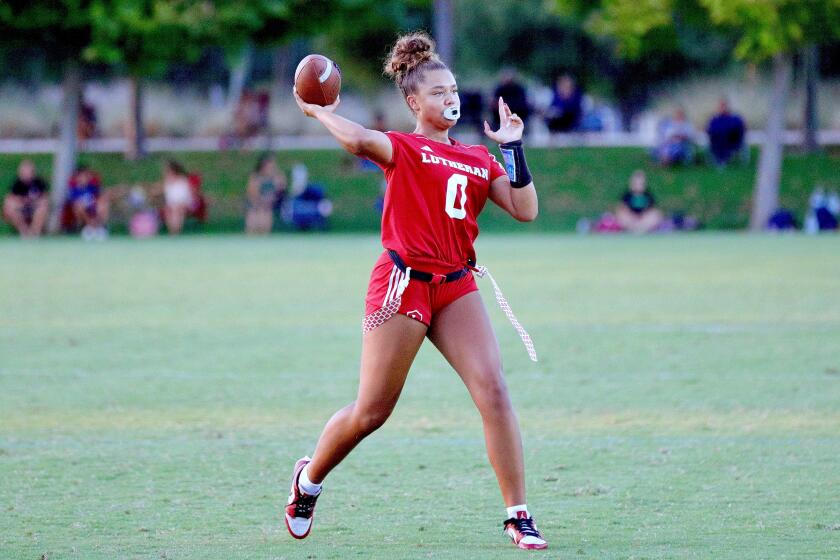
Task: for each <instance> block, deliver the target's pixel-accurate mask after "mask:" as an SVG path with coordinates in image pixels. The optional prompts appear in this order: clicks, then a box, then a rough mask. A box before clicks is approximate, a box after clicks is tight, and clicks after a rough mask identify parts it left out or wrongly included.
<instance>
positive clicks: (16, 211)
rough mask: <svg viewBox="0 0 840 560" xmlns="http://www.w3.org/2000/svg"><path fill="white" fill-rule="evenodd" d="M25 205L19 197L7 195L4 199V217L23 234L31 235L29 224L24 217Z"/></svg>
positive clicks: (24, 235)
mask: <svg viewBox="0 0 840 560" xmlns="http://www.w3.org/2000/svg"><path fill="white" fill-rule="evenodd" d="M23 206H24V203H23V202H22V201H21V200H20V199H19V198H18V197H13V196H7V197H6V200H4V201H3V217H4V218H5V219H6V221H7V222H9V223H10V224H11V225H12V227H14V228H15V229H16V230H17V231H18V233H19V234H20V235H21V236H23V237H26V236H28V235H29V224H27V223H26V220H25V219H24V218H23Z"/></svg>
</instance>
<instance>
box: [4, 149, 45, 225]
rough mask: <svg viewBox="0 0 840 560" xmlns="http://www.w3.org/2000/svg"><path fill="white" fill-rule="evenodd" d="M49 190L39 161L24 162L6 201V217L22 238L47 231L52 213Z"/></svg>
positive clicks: (21, 163)
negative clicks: (36, 165)
mask: <svg viewBox="0 0 840 560" xmlns="http://www.w3.org/2000/svg"><path fill="white" fill-rule="evenodd" d="M47 190H48V188H47V184H46V183H45V182H44V180H43V179H41V178H40V177H38V176H37V174H36V170H35V164H34V163H32V161H31V160H28V159H25V160H23V161H22V162H20V165H19V166H18V172H17V178H16V179H15V181H14V183H12V187H11V189H10V190H9V194H7V195H6V198H5V199H4V200H3V218H4V219H5V220H6V221H7V222H9V223H10V224H11V225H12V227H14V228H15V230H17V232H18V233H19V234H20V236H21V237H39V236H40V235H41V234H42V233H43V232H44V225H45V224H46V223H47V216H48V214H49V199H48V198H47Z"/></svg>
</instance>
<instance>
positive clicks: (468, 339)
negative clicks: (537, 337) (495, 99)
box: [285, 33, 548, 549]
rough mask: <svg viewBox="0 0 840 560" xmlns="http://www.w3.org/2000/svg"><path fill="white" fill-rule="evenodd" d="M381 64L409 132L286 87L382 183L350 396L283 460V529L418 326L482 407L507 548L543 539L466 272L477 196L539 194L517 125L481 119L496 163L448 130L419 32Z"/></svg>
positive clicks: (522, 200)
mask: <svg viewBox="0 0 840 560" xmlns="http://www.w3.org/2000/svg"><path fill="white" fill-rule="evenodd" d="M385 72H386V74H388V75H389V76H391V77H392V78H393V79H394V81H395V82H396V84H397V86H398V87H399V89H400V91H401V92H402V94H403V95H404V97H405V101H406V103H407V104H408V107H409V108H410V109H411V111H412V113H414V116H415V117H416V119H417V125H416V127H415V129H414V132H412V133H410V134H406V133H402V132H386V133H383V132H379V131H375V130H368V129H366V128H364V127H362V126H360V125H358V124H356V123H355V122H352V121H350V120H348V119H345V118H343V117H340V116H338V115H337V114H336V113H335V109H336V107H337V106H338V103H339V100H338V99H336V101H335V103H333V104H332V105H329V106H326V107H321V106H318V105H310V104H307V103H305V102H304V101H303V100H302V99H301V98H300V96H298V95H297V91H295V92H294V95H295V98H296V100H297V103H298V105H299V106H300V108H301V110H302V111H303V113H304V114H305V115H307V116H309V117H313V118H316V119H318V120H319V121H320V122H321V123H322V124H323V125H324V126H325V127H326V128H327V130H328V131H329V132H330V133H331V134H332V135H333V136H334V137H335V138H336V139H337V140H338V142H339V143H340V144H341V145H342V146H343V147H344V149H346V150H347V151H348V152H350V153H352V154H354V155H357V156H361V157H365V158H367V159H369V160H371V161H373V162H374V163H376V164H377V165H378V166H379V167H381V168H382V169H383V171H384V172H385V177H386V179H387V183H388V186H387V189H386V192H385V205H384V211H383V216H382V245H383V247H384V248H385V251H384V252H383V253H382V255H381V256H380V257H379V260H378V261H377V262H376V264H375V265H374V268H373V272H372V273H371V277H370V284H369V287H368V292H367V297H366V299H365V303H366V316H365V321H364V327H363V330H364V335H363V341H362V358H361V374H360V381H359V392H358V396H357V398H356V400H355V401H354V402H352V403H350V404H348V405H347V406H345V407H344V408H342V409H341V410H339V411H338V412H336V413H335V415H333V417H332V418H330V420H329V421H328V422H327V425H326V426H325V427H324V430H323V432H322V433H321V437H320V439H319V440H318V444H317V446H316V448H315V452H314V454H313V455H312V458H311V459H310V458H309V457H304V458H302V459H300V460H298V461H297V463H296V464H295V467H294V471H293V475H292V484H291V491H290V495H289V500H288V504H287V506H286V513H285V519H286V526H287V528H288V530H289V532H290V533H291V534H292V536H294V537H296V538H299V539H302V538H305V537H306V536H307V535H308V534H309V531H310V529H311V528H312V519H313V513H314V509H315V502H316V500H317V498H318V496H319V495H320V492H321V483H322V482H323V480H324V478H325V477H326V476H327V474H329V472H330V471H331V470H332V469H333V468H335V467H336V465H338V464H339V463H340V462H341V461H342V460H343V459H344V458H345V457H346V456H347V454H348V453H350V451H352V450H353V448H354V447H356V445H358V444H359V442H360V441H361V440H362V439H363V438H365V437H366V436H368V435H370V434H371V433H372V432H374V431H375V430H376V429H377V428H379V427H380V426H382V424H383V423H384V422H385V420H386V419H387V418H388V416H389V415H390V414H391V411H392V410H393V408H394V405H395V404H396V403H397V399H398V398H399V396H400V392H401V391H402V388H403V384H404V383H405V380H406V376H407V375H408V370H409V367H410V366H411V363H412V361H413V360H414V357H415V355H416V354H417V351H418V349H419V348H420V345H421V344H422V342H423V340H424V338H426V337H428V338H429V340H431V341H432V343H433V344H434V345H435V346H436V347H437V348H438V350H440V352H441V354H443V356H444V357H445V358H446V360H447V361H448V362H449V363H450V364H451V365H452V367H453V368H454V369H455V371H457V373H458V375H459V376H460V377H461V379H462V380H463V382H464V384H465V385H466V387H467V389H468V391H469V393H470V396H471V397H472V399H473V401H474V402H475V405H476V406H477V407H478V410H479V412H480V414H481V418H482V422H483V424H484V434H485V440H486V445H487V453H488V455H489V458H490V462H491V464H492V465H493V469H494V470H495V473H496V478H497V479H498V483H499V487H500V488H501V493H502V497H503V499H504V502H505V506H506V507H507V515H506V520H505V521H504V531H505V532H506V533H507V534H508V535H509V536H510V537H511V538H512V539H513V542H514V543H515V544H516V545H517V546H518V547H519V548H527V549H538V548H546V547H547V546H548V545H547V543H546V541H545V539H543V537H542V535H541V534H540V532H539V531H538V530H537V528H536V526H535V524H534V520H533V518H532V517H531V515H530V513H529V512H528V508H527V506H526V505H525V469H524V465H523V458H522V440H521V437H520V434H519V425H518V421H517V418H516V415H515V413H514V411H513V408H512V406H511V402H510V398H509V396H508V390H507V387H506V385H505V380H504V377H503V373H502V365H501V358H500V355H499V354H500V353H499V347H498V342H497V341H496V337H495V335H494V333H493V329H492V327H491V326H490V320H489V318H488V316H487V313H486V311H485V309H484V305H483V303H482V300H481V297H480V295H479V294H478V292H477V290H478V288H477V286H476V282H475V279H474V277H473V274H472V271H474V270H477V269H475V268H474V267H475V251H474V249H473V241H474V240H475V238H476V236H477V235H478V226H477V224H476V220H477V218H478V214H479V213H480V212H481V210H482V208H483V207H484V205H485V203H486V201H487V199H488V198H489V199H490V200H492V201H493V202H494V203H495V204H497V205H499V206H500V207H501V208H503V209H504V210H505V211H507V212H508V213H509V214H510V215H511V216H513V217H514V218H515V219H517V220H519V221H523V222H527V221H531V220H534V219H535V218H536V217H537V193H536V190H535V189H534V184H533V182H532V180H531V176H530V173H529V171H528V168H527V165H526V162H525V157H524V152H523V148H522V141H521V138H522V132H523V129H524V124H523V122H522V119H521V118H519V117H518V116H517V115H516V114H512V113H511V111H510V109H509V108H508V107H507V105H506V104H505V103H504V101H503V100H502V99H499V117H500V122H501V124H500V127H499V130H496V131H493V130H491V129H490V126H489V125H488V124H487V123H486V122H485V123H484V132H485V134H486V135H487V136H488V137H489V138H490V139H491V140H493V141H494V142H497V143H499V144H500V145H501V146H500V148H501V150H502V153H503V155H504V156H505V163H506V166H507V172H506V168H505V167H503V166H502V165H500V164H499V163H498V162H497V161H496V159H495V158H494V157H493V156H492V155H490V153H489V151H488V150H487V148H486V147H484V146H482V145H476V146H470V145H465V144H462V143H460V142H457V141H456V140H454V139H452V138H450V137H449V129H450V128H451V127H452V126H453V125H455V123H456V121H457V119H458V116H459V100H458V86H457V85H456V83H455V78H454V76H453V75H452V73H451V72H450V71H449V69H448V68H447V67H446V65H445V64H444V63H443V62H442V61H441V60H440V59H439V58H438V56H437V54H436V53H435V51H434V43H433V41H432V40H431V38H429V36H428V35H426V34H424V33H413V34H409V35H405V36H403V37H400V38H399V39H398V40H397V42H396V44H395V45H394V47H393V50H392V51H391V55H390V57H389V59H388V61H387V62H386V65H385ZM526 336H527V335H526Z"/></svg>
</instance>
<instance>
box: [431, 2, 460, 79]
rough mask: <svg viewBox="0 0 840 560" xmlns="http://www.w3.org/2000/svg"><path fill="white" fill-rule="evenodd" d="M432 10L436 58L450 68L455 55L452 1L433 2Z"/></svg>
mask: <svg viewBox="0 0 840 560" xmlns="http://www.w3.org/2000/svg"><path fill="white" fill-rule="evenodd" d="M433 9H434V28H435V42H436V43H437V51H438V56H440V59H441V60H442V61H443V62H444V63H445V64H446V65H447V66H449V67H450V68H451V67H452V64H453V62H454V54H455V53H454V52H453V50H452V45H453V39H452V37H453V34H454V32H453V31H452V24H453V22H452V0H435V1H434V7H433Z"/></svg>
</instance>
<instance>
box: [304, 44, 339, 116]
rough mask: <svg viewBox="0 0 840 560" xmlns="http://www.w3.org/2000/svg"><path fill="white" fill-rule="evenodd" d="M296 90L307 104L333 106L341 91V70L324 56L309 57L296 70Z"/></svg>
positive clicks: (314, 55)
mask: <svg viewBox="0 0 840 560" xmlns="http://www.w3.org/2000/svg"><path fill="white" fill-rule="evenodd" d="M295 89H297V92H298V95H300V97H301V99H303V100H304V101H305V102H307V103H312V104H314V105H321V106H324V105H332V104H333V103H335V100H336V98H337V97H338V92H339V91H340V90H341V70H339V69H338V65H337V64H336V63H335V62H333V61H332V60H330V59H329V58H327V57H326V56H324V55H320V54H310V55H307V56H306V57H304V58H303V60H301V61H300V63H298V66H297V70H295Z"/></svg>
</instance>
